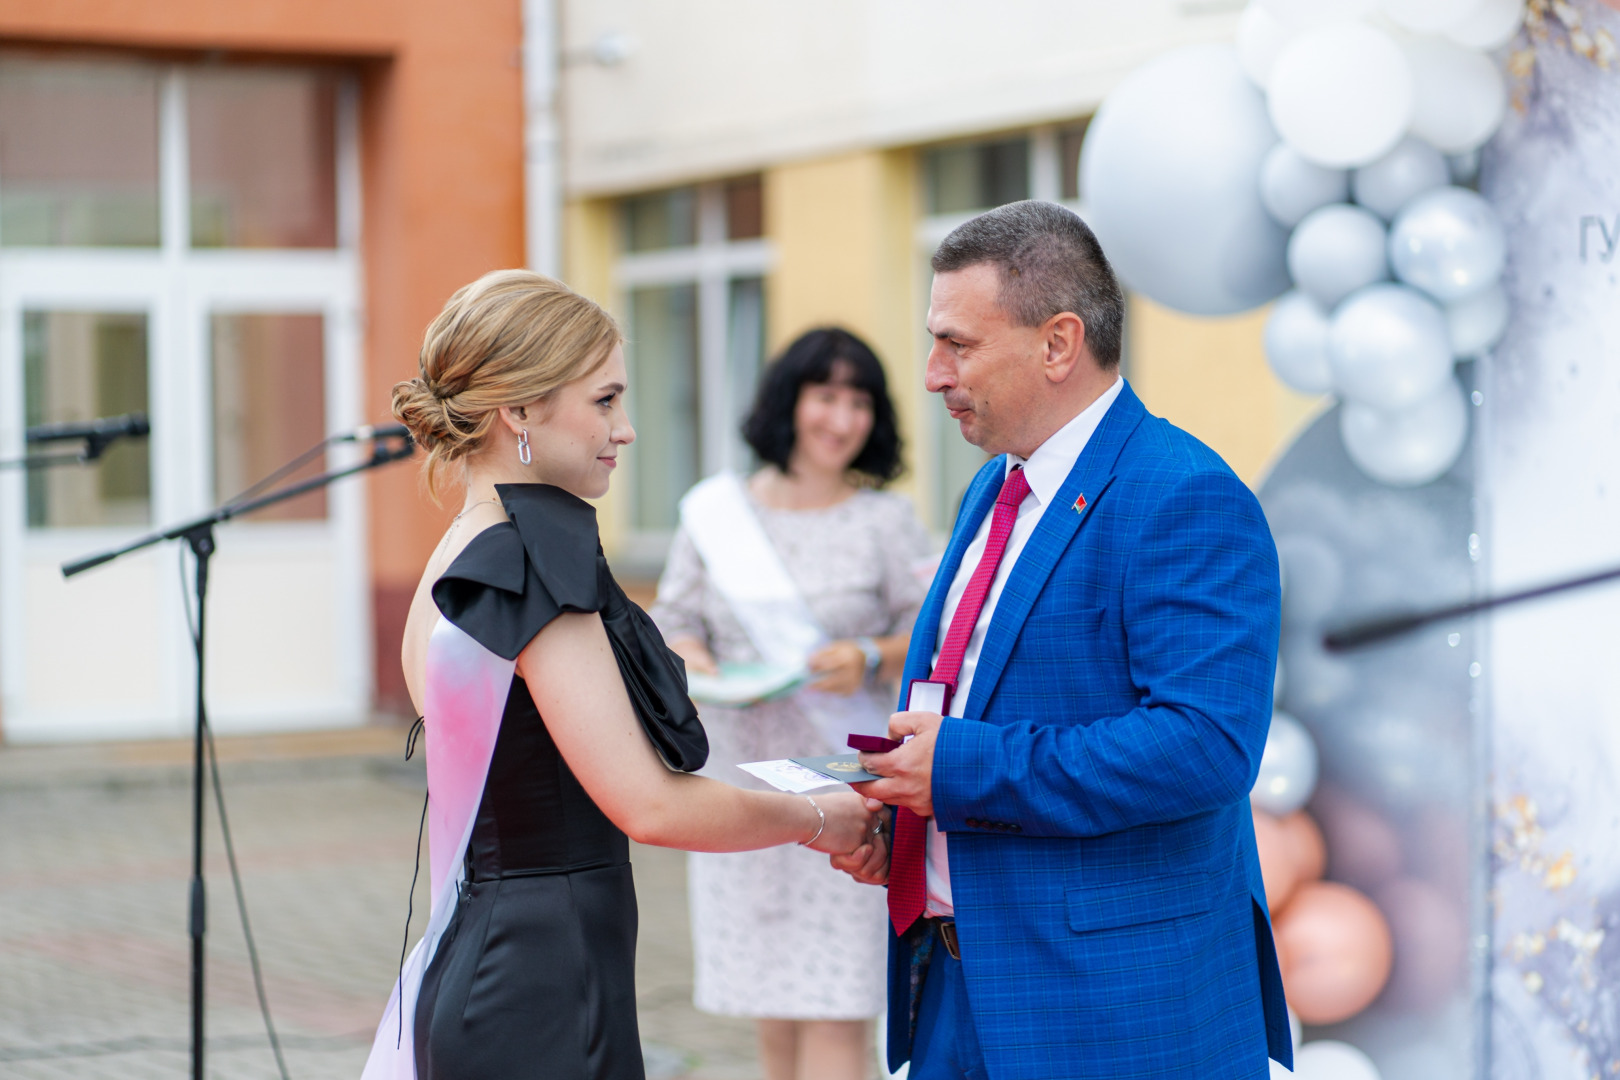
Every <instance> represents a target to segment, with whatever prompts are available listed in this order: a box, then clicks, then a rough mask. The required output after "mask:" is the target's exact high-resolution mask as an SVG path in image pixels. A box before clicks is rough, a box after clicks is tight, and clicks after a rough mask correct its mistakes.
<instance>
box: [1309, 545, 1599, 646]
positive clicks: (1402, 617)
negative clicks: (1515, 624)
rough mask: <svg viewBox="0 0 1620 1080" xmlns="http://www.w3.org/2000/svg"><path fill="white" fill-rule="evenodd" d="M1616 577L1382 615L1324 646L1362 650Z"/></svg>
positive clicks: (1330, 635) (1325, 638) (1327, 637)
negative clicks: (1433, 625)
mask: <svg viewBox="0 0 1620 1080" xmlns="http://www.w3.org/2000/svg"><path fill="white" fill-rule="evenodd" d="M1616 578H1620V566H1614V567H1610V568H1609V569H1607V570H1599V571H1596V572H1595V573H1590V574H1582V575H1581V576H1579V577H1573V578H1566V579H1565V580H1563V581H1554V582H1551V583H1549V584H1547V585H1537V586H1535V587H1534V588H1529V589H1520V590H1519V591H1518V592H1510V593H1503V594H1502V595H1500V596H1486V597H1482V598H1481V599H1478V600H1467V601H1463V602H1461V603H1456V604H1446V605H1445V606H1443V607H1437V608H1430V609H1429V610H1428V611H1413V612H1401V613H1399V614H1395V615H1385V616H1380V617H1379V618H1375V619H1368V620H1366V621H1365V622H1359V623H1352V624H1351V625H1349V626H1341V627H1340V628H1339V629H1337V630H1330V631H1328V632H1327V633H1326V634H1324V635H1322V647H1323V648H1324V649H1326V650H1327V651H1328V652H1348V651H1350V650H1351V649H1359V648H1361V647H1362V646H1364V645H1372V644H1375V643H1377V642H1380V641H1386V640H1388V639H1390V638H1393V637H1399V636H1401V635H1402V634H1407V633H1410V632H1411V631H1413V630H1417V629H1420V628H1421V627H1425V626H1428V625H1430V624H1432V623H1437V622H1446V621H1448V620H1450V619H1460V618H1462V617H1464V616H1466V615H1477V614H1479V613H1480V612H1482V611H1493V610H1495V609H1496V608H1501V607H1508V606H1510V605H1512V604H1522V603H1524V602H1525V601H1527V600H1540V599H1541V598H1542V597H1544V596H1553V595H1555V594H1557V593H1561V592H1572V591H1574V590H1576V589H1585V588H1590V587H1591V586H1593V585H1601V584H1603V583H1604V582H1606V581H1613V580H1615V579H1616Z"/></svg>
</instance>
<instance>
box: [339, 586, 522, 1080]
mask: <svg viewBox="0 0 1620 1080" xmlns="http://www.w3.org/2000/svg"><path fill="white" fill-rule="evenodd" d="M515 667H516V664H515V663H514V662H513V661H511V660H503V659H502V658H501V657H499V656H496V655H495V654H494V653H492V652H490V651H489V650H488V649H486V648H484V647H483V646H482V645H480V644H478V642H476V641H474V640H473V639H472V638H471V637H468V636H467V634H466V633H464V632H463V631H461V630H460V629H458V628H457V627H456V626H454V625H453V624H452V623H450V622H449V621H448V620H446V619H444V618H443V617H442V616H441V617H440V619H439V621H438V623H437V624H436V625H435V626H434V628H433V633H432V635H431V636H430V637H429V638H428V655H427V663H426V665H425V668H426V671H427V679H426V686H425V688H424V691H423V693H424V695H425V697H426V700H424V701H423V702H422V706H423V716H424V717H425V718H426V727H425V728H424V740H423V741H424V742H425V744H426V751H427V779H428V880H429V883H430V884H429V895H430V896H431V897H432V901H431V903H432V907H431V908H430V909H429V914H428V928H427V932H426V933H424V934H423V935H422V940H421V941H418V942H417V943H416V948H414V949H412V950H411V955H410V957H409V958H408V959H407V960H406V961H405V971H404V974H403V977H402V978H401V979H400V981H399V982H397V983H395V984H394V991H393V993H392V994H390V995H389V997H388V1008H387V1009H386V1010H385V1011H384V1012H383V1018H382V1022H381V1023H379V1024H378V1025H377V1035H376V1038H375V1039H374V1040H373V1041H372V1045H371V1056H370V1057H369V1058H367V1060H366V1067H365V1071H364V1072H363V1073H362V1074H361V1078H362V1080H416V1052H415V1047H416V1037H415V1035H416V1033H415V1021H416V998H417V994H418V993H419V992H420V990H421V988H422V975H423V974H424V973H425V972H426V971H427V967H428V964H430V963H431V962H432V961H433V953H434V951H435V950H436V949H437V948H438V945H439V938H440V936H441V935H443V933H444V930H445V927H447V926H449V925H450V916H451V915H452V914H454V912H455V910H456V897H457V894H458V892H459V890H460V886H461V880H462V877H463V876H464V874H465V866H466V856H467V844H468V843H469V842H470V841H471V839H472V830H473V823H474V822H475V821H476V820H477V817H478V805H479V803H480V802H482V801H483V797H484V784H485V782H486V781H487V780H488V778H489V762H490V758H491V757H492V756H493V755H494V753H495V738H496V736H497V735H499V734H500V730H501V714H502V713H503V712H505V710H506V698H507V695H508V694H509V693H510V692H511V690H512V673H513V670H514V669H515Z"/></svg>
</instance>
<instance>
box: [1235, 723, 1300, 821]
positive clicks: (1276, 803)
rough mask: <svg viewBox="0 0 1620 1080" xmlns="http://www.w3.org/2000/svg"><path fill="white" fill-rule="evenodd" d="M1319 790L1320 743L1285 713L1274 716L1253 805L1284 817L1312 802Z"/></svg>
mask: <svg viewBox="0 0 1620 1080" xmlns="http://www.w3.org/2000/svg"><path fill="white" fill-rule="evenodd" d="M1315 790H1316V743H1315V742H1313V741H1312V740H1311V737H1310V734H1309V733H1308V732H1306V730H1305V728H1304V726H1303V725H1301V724H1300V722H1299V721H1298V720H1295V719H1294V718H1293V717H1292V716H1289V715H1288V714H1287V713H1284V712H1274V713H1272V714H1271V730H1270V731H1269V732H1267V733H1266V748H1265V751H1264V752H1263V753H1262V754H1261V755H1260V775H1259V777H1258V778H1257V779H1256V780H1255V782H1254V788H1253V789H1252V790H1251V791H1250V792H1249V802H1250V803H1252V804H1253V805H1254V806H1255V807H1257V808H1258V809H1260V810H1263V811H1264V812H1266V813H1268V814H1275V815H1277V816H1278V817H1282V816H1283V815H1284V814H1292V813H1293V812H1294V811H1295V810H1298V809H1299V808H1300V807H1302V806H1304V805H1305V804H1306V803H1307V802H1309V801H1310V798H1311V792H1313V791H1315Z"/></svg>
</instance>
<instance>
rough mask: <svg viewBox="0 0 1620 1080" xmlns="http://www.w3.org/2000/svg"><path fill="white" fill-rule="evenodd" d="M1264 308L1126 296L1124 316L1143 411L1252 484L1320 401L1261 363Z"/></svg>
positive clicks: (1131, 375)
mask: <svg viewBox="0 0 1620 1080" xmlns="http://www.w3.org/2000/svg"><path fill="white" fill-rule="evenodd" d="M1269 311H1270V308H1269V307H1267V308H1262V309H1260V310H1258V311H1251V312H1248V313H1246V314H1243V315H1235V316H1232V317H1230V318H1222V319H1208V318H1201V317H1198V316H1194V315H1183V314H1181V313H1180V312H1176V311H1172V310H1170V309H1169V308H1166V307H1161V306H1159V305H1158V304H1155V303H1154V302H1153V301H1151V300H1148V299H1146V298H1145V297H1141V296H1132V297H1131V298H1130V308H1129V314H1128V317H1127V323H1126V334H1127V344H1128V347H1129V350H1130V355H1129V358H1128V361H1127V363H1128V375H1129V378H1130V381H1131V385H1132V386H1133V387H1135V389H1136V392H1137V394H1139V395H1140V396H1141V398H1142V402H1143V404H1145V405H1146V406H1147V407H1148V411H1149V412H1152V413H1154V414H1156V415H1158V416H1162V417H1164V418H1165V419H1166V420H1168V421H1170V422H1171V423H1172V424H1175V425H1176V426H1177V427H1179V428H1182V429H1184V430H1186V431H1188V432H1191V433H1192V434H1193V435H1194V436H1196V437H1197V438H1198V439H1200V440H1202V441H1203V442H1204V443H1205V444H1206V445H1208V446H1209V447H1210V448H1211V449H1213V450H1214V451H1215V452H1216V453H1217V454H1220V455H1221V457H1223V458H1225V459H1226V463H1227V464H1228V465H1230V466H1232V469H1233V471H1234V472H1236V473H1237V474H1238V476H1240V477H1242V478H1243V480H1244V481H1245V482H1247V483H1248V484H1249V485H1250V486H1251V487H1256V486H1258V485H1259V483H1260V480H1261V479H1262V476H1263V474H1264V472H1265V469H1266V467H1267V466H1268V465H1270V463H1271V461H1272V460H1273V459H1274V458H1275V457H1276V456H1277V455H1278V454H1279V453H1281V451H1282V450H1283V449H1284V448H1285V447H1286V446H1287V444H1288V442H1289V440H1291V439H1292V438H1293V436H1294V435H1295V433H1297V432H1298V431H1299V430H1300V428H1301V427H1302V426H1303V424H1304V422H1305V421H1306V420H1307V419H1308V418H1309V417H1310V416H1311V415H1312V414H1313V413H1315V412H1316V410H1317V409H1318V408H1319V407H1320V405H1321V404H1322V398H1320V397H1308V396H1306V395H1304V394H1297V393H1295V392H1294V391H1292V390H1290V389H1288V388H1287V387H1286V386H1284V385H1283V384H1282V383H1280V382H1278V381H1277V377H1276V376H1275V375H1273V374H1272V373H1271V369H1270V368H1268V367H1267V366H1266V359H1265V354H1264V352H1263V351H1262V349H1261V344H1260V339H1261V332H1262V330H1263V328H1264V326H1265V321H1266V315H1267V313H1268V312H1269Z"/></svg>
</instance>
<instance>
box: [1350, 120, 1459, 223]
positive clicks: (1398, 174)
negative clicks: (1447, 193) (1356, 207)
mask: <svg viewBox="0 0 1620 1080" xmlns="http://www.w3.org/2000/svg"><path fill="white" fill-rule="evenodd" d="M1449 183H1451V173H1450V170H1448V169H1447V168H1446V159H1445V157H1444V156H1443V155H1442V154H1441V153H1440V151H1438V150H1436V149H1435V148H1434V147H1432V146H1430V145H1429V144H1428V143H1426V142H1424V141H1423V140H1422V139H1418V138H1414V137H1413V136H1411V135H1408V136H1407V137H1406V138H1404V139H1402V140H1401V141H1400V142H1398V143H1396V144H1395V149H1393V150H1391V151H1390V152H1389V153H1387V154H1385V155H1384V156H1383V157H1381V158H1379V159H1378V160H1377V161H1375V162H1373V163H1372V164H1371V165H1363V166H1362V167H1361V168H1359V169H1357V170H1356V171H1355V173H1354V175H1353V176H1352V177H1351V179H1350V190H1351V191H1352V192H1354V193H1355V197H1356V202H1358V203H1360V204H1361V205H1362V206H1365V207H1366V208H1367V209H1369V210H1371V211H1372V212H1373V213H1375V214H1377V215H1378V216H1379V217H1381V218H1383V219H1384V220H1385V221H1392V220H1394V218H1395V215H1396V214H1398V213H1400V210H1401V207H1403V206H1405V205H1406V204H1407V203H1409V202H1411V201H1412V200H1413V199H1414V198H1416V197H1417V196H1419V195H1421V194H1423V193H1424V192H1425V191H1433V190H1434V189H1435V188H1442V187H1445V186H1446V185H1447V184H1449Z"/></svg>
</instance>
